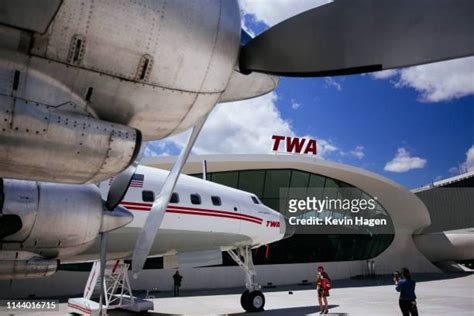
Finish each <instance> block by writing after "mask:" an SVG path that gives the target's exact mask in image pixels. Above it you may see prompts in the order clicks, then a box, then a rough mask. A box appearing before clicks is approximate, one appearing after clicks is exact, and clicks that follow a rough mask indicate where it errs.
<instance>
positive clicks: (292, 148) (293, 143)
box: [272, 135, 318, 155]
mask: <svg viewBox="0 0 474 316" xmlns="http://www.w3.org/2000/svg"><path fill="white" fill-rule="evenodd" d="M272 139H273V151H279V148H280V143H282V141H284V142H283V143H284V144H286V147H285V150H286V152H288V153H293V152H294V153H297V154H301V153H303V154H311V155H316V154H317V152H318V150H317V147H316V140H315V139H311V138H308V139H306V138H299V137H290V136H279V135H273V136H272ZM285 140H286V141H285Z"/></svg>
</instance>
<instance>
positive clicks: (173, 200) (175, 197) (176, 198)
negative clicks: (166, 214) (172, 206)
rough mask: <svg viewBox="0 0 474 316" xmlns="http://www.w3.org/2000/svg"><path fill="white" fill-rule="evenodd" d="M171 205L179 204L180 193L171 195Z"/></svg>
mask: <svg viewBox="0 0 474 316" xmlns="http://www.w3.org/2000/svg"><path fill="white" fill-rule="evenodd" d="M170 203H179V194H178V193H176V192H173V194H171V198H170Z"/></svg>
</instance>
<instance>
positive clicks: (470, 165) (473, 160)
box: [462, 145, 474, 172]
mask: <svg viewBox="0 0 474 316" xmlns="http://www.w3.org/2000/svg"><path fill="white" fill-rule="evenodd" d="M462 167H463V169H464V170H466V172H471V171H474V145H472V146H471V148H469V149H468V150H467V152H466V161H464V162H463V163H462Z"/></svg>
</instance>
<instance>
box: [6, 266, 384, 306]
mask: <svg viewBox="0 0 474 316" xmlns="http://www.w3.org/2000/svg"><path fill="white" fill-rule="evenodd" d="M321 264H322V265H323V266H324V267H325V268H326V271H327V272H328V273H329V275H330V277H331V278H332V279H334V280H336V279H347V278H349V277H351V276H355V275H361V274H367V264H366V262H365V261H346V262H329V263H302V264H279V265H264V266H263V265H261V266H257V267H256V269H257V279H258V282H260V283H261V284H262V285H266V284H267V283H268V282H272V283H273V284H275V285H284V284H297V283H300V282H301V281H302V280H308V282H313V281H314V279H315V277H316V268H317V266H319V265H321ZM376 270H377V267H376ZM179 271H180V273H181V275H183V283H182V289H185V290H190V289H216V288H230V287H243V286H244V284H245V281H244V277H245V275H244V272H243V271H242V270H241V269H240V268H239V267H236V266H235V267H213V268H183V269H180V270H179ZM174 272H175V270H144V271H143V273H142V274H141V275H140V277H139V278H138V279H137V280H133V279H132V277H131V273H130V280H131V283H132V287H133V289H136V290H147V289H153V288H157V289H158V290H160V291H171V290H172V289H173V279H172V275H173V274H174ZM88 276H89V272H71V271H59V272H57V273H56V274H54V275H53V276H51V277H47V278H43V279H31V280H13V281H11V284H10V282H8V281H0V299H1V298H21V297H28V296H29V295H32V294H33V295H36V296H37V297H55V296H68V297H69V296H76V295H81V294H82V292H83V290H84V286H85V284H86V281H87V278H88Z"/></svg>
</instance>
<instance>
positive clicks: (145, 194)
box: [142, 191, 155, 202]
mask: <svg viewBox="0 0 474 316" xmlns="http://www.w3.org/2000/svg"><path fill="white" fill-rule="evenodd" d="M142 200H143V202H155V193H153V191H142Z"/></svg>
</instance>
